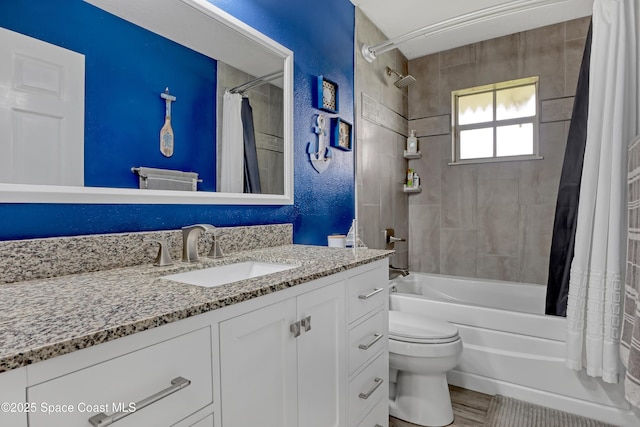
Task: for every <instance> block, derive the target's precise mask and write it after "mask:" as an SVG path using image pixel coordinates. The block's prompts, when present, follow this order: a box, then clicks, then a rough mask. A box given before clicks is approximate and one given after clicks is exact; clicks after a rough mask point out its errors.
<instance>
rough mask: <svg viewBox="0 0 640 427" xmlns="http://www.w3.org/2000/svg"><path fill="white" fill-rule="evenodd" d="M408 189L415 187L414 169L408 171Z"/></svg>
mask: <svg viewBox="0 0 640 427" xmlns="http://www.w3.org/2000/svg"><path fill="white" fill-rule="evenodd" d="M407 187H413V169H411V168H409V169H408V170H407Z"/></svg>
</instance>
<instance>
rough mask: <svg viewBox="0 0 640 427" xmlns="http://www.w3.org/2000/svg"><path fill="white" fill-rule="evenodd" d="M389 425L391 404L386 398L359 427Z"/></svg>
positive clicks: (382, 426) (385, 426)
mask: <svg viewBox="0 0 640 427" xmlns="http://www.w3.org/2000/svg"><path fill="white" fill-rule="evenodd" d="M388 425H389V404H388V402H387V399H386V398H385V396H383V397H382V399H381V400H380V401H379V402H378V403H377V404H376V407H375V408H373V410H372V411H371V412H369V413H368V414H367V416H366V417H364V419H363V420H362V421H360V422H359V423H358V424H357V427H387V426H388Z"/></svg>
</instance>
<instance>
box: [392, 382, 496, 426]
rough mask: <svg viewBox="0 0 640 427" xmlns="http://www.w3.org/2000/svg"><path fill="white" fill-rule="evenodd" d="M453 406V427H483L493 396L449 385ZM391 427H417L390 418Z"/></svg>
mask: <svg viewBox="0 0 640 427" xmlns="http://www.w3.org/2000/svg"><path fill="white" fill-rule="evenodd" d="M449 391H450V392H451V406H452V407H453V416H454V419H453V424H450V426H452V427H482V426H484V420H485V418H486V417H487V409H489V402H490V401H491V398H492V397H493V396H490V395H488V394H483V393H478V392H476V391H471V390H467V389H464V388H460V387H456V386H452V385H450V386H449ZM389 427H417V426H416V425H415V424H411V423H408V422H406V421H402V420H398V419H396V418H393V417H391V418H389Z"/></svg>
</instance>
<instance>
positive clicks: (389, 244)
mask: <svg viewBox="0 0 640 427" xmlns="http://www.w3.org/2000/svg"><path fill="white" fill-rule="evenodd" d="M382 234H383V236H384V242H385V244H386V248H387V249H393V245H394V243H396V242H406V241H407V240H406V239H401V238H399V237H396V236H395V235H396V231H395V230H394V229H393V228H385V229H384V230H382Z"/></svg>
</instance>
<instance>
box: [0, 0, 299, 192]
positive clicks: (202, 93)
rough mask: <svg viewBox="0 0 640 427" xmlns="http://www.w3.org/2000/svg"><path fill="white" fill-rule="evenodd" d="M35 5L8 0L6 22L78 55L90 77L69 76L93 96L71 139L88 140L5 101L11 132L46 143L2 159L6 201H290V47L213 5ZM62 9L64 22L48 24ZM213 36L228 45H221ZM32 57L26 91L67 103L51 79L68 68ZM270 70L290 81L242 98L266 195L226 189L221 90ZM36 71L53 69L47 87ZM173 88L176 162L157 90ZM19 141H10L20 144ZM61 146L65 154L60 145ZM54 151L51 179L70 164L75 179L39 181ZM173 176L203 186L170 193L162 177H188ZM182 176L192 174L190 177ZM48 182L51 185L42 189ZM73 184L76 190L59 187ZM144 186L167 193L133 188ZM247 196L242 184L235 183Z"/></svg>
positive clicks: (195, 1)
mask: <svg viewBox="0 0 640 427" xmlns="http://www.w3.org/2000/svg"><path fill="white" fill-rule="evenodd" d="M33 1H36V2H41V3H43V5H42V6H43V7H42V8H40V7H39V5H35V6H34V5H33ZM33 1H32V2H27V1H22V0H19V1H17V2H12V6H3V9H4V8H6V7H12V8H13V9H12V10H11V11H10V12H11V13H7V14H4V13H3V15H4V18H0V27H5V28H7V29H9V30H13V31H14V32H16V33H20V32H21V33H23V34H25V35H26V36H29V38H30V39H37V38H41V39H42V40H44V41H45V42H47V43H50V44H49V47H50V48H56V49H59V50H61V51H66V52H70V54H71V55H72V56H73V55H75V56H76V57H79V59H78V60H76V64H75V66H76V68H79V70H80V71H81V72H82V73H84V74H85V76H84V77H74V78H73V79H72V80H71V81H69V82H75V83H78V82H83V83H84V84H80V85H77V86H79V87H80V88H84V89H85V93H84V94H82V93H81V94H80V95H79V99H78V95H77V94H76V95H75V96H76V100H75V102H71V104H72V107H75V110H76V112H77V110H78V109H79V110H80V112H81V115H80V118H79V119H78V118H77V117H76V119H77V120H76V124H75V125H74V126H75V127H74V129H75V131H79V135H80V136H79V137H78V136H77V134H76V136H75V140H76V141H77V140H79V141H80V146H78V145H77V143H76V148H74V149H72V150H70V149H69V148H68V144H66V143H67V142H69V141H71V140H73V139H74V138H72V137H71V136H70V135H71V132H70V131H67V130H62V131H61V130H60V129H59V123H64V122H72V121H71V120H66V121H65V120H64V119H59V117H56V119H59V120H58V122H59V123H55V120H54V122H52V120H51V117H53V116H55V115H52V114H48V113H47V114H41V113H40V112H38V111H37V108H35V109H34V112H35V113H38V114H39V117H46V118H47V120H45V123H44V124H43V125H42V126H41V128H38V127H37V126H33V120H32V119H31V116H25V114H24V112H22V111H21V112H20V114H21V115H16V114H14V117H13V119H12V118H11V117H9V118H7V117H3V112H6V111H15V110H16V109H15V108H14V107H8V108H7V107H6V106H3V105H1V104H0V121H2V120H4V119H7V120H9V121H10V122H11V121H12V122H13V123H17V125H15V126H14V127H13V128H14V131H15V129H17V132H14V133H15V135H17V137H16V138H17V139H20V138H22V139H25V138H31V139H32V140H39V141H40V142H42V141H44V142H45V144H44V145H43V146H42V147H43V148H41V149H38V148H34V147H29V148H26V149H23V150H22V154H24V155H26V156H27V157H25V158H21V159H18V160H12V161H7V159H15V156H3V161H4V163H2V164H1V165H0V166H2V170H3V172H5V175H0V182H2V184H0V198H1V200H2V201H8V202H70V203H206V204H208V203H234V204H282V203H285V204H290V203H292V190H293V188H292V187H293V186H292V169H293V168H292V164H293V162H292V147H291V145H292V141H291V139H292V117H291V116H292V87H293V83H292V62H293V61H292V53H291V52H290V51H289V50H288V49H286V48H284V47H283V46H281V45H279V44H277V43H275V42H273V41H272V40H270V39H268V38H267V37H265V36H264V35H262V34H260V33H258V32H257V31H255V30H254V29H252V28H250V27H248V26H246V25H245V24H243V23H242V22H240V21H238V20H237V19H235V18H233V17H231V16H229V15H228V14H226V13H225V12H222V11H220V10H219V9H217V8H215V7H214V6H212V5H211V4H209V3H208V2H207V1H206V0H140V1H136V2H130V1H127V0H86V3H85V2H77V1H73V2H72V1H65V2H64V3H61V4H58V3H57V2H56V5H51V4H49V3H50V2H46V1H43V0H33ZM88 3H91V4H93V5H95V6H98V7H99V8H102V9H104V10H106V11H107V12H109V13H106V12H105V11H103V10H100V9H98V8H95V7H94V6H91V5H89V4H88ZM47 4H49V5H48V6H47ZM67 8H71V9H72V10H66V9H67ZM56 16H58V17H60V18H61V19H59V20H56V19H51V18H55V17H56ZM12 19H15V21H17V22H12ZM43 22H54V23H56V24H52V28H51V29H50V30H48V29H43V25H42V23H43ZM134 24H135V25H134ZM65 31H66V32H67V33H68V34H67V35H65ZM167 38H168V39H171V40H168V39H167ZM212 40H213V41H216V40H224V43H216V42H212ZM36 41H37V40H36ZM51 44H54V45H59V46H61V47H62V48H63V49H61V48H60V47H56V46H51ZM0 45H3V46H4V50H2V49H0V55H9V54H10V52H9V53H8V52H7V51H6V47H7V46H9V47H10V48H12V49H14V50H16V49H18V50H19V48H18V47H17V44H16V43H13V42H11V43H5V42H3V43H0ZM30 52H32V53H31V54H23V55H22V57H24V58H27V59H31V58H41V57H42V56H41V55H40V54H38V53H37V51H30ZM33 62H34V61H27V60H22V64H26V66H25V65H22V70H24V72H23V75H22V77H21V80H22V81H23V82H26V84H25V85H23V86H24V87H27V88H29V86H31V87H35V89H36V92H38V95H42V93H44V92H47V91H49V92H51V93H52V94H53V95H54V97H55V96H58V97H59V98H65V96H66V95H65V94H63V95H62V96H59V94H60V93H62V92H61V91H62V89H60V88H56V87H55V85H54V83H59V84H61V85H62V86H61V87H64V85H65V82H64V81H61V80H60V78H61V76H62V77H65V76H68V75H71V74H69V73H67V72H66V71H60V70H63V68H60V67H58V68H56V67H50V68H49V69H46V67H45V68H40V69H37V68H34V67H33V64H32V63H33ZM45 62H46V63H48V64H51V63H53V62H51V61H45ZM78 64H79V65H78ZM29 67H31V68H29ZM13 68H16V67H15V66H14V67H13ZM18 68H20V67H18ZM274 70H275V71H280V72H282V73H283V77H282V78H279V79H278V80H272V81H270V82H268V83H265V84H261V85H259V86H256V87H253V88H251V89H249V90H246V91H245V92H244V93H243V96H244V97H245V98H246V102H247V103H248V104H249V105H250V106H251V109H252V112H253V126H251V127H252V128H253V135H254V140H255V157H256V160H257V164H256V170H257V172H258V174H257V175H256V176H259V178H258V182H259V185H258V189H259V190H258V191H256V190H255V189H254V192H260V193H262V194H254V195H247V194H236V195H234V194H221V193H220V192H219V191H220V185H219V182H220V176H221V173H223V171H224V169H225V168H227V167H228V165H227V164H225V163H224V162H222V161H221V157H220V141H221V140H222V134H221V132H222V131H221V129H222V122H223V119H222V116H221V114H222V110H223V105H222V96H223V94H224V91H225V90H226V89H228V88H231V87H234V86H237V85H240V84H242V83H246V82H247V81H250V80H252V79H254V78H255V77H256V76H263V75H265V74H267V73H273V72H274ZM80 71H79V72H80ZM82 73H81V74H82ZM73 75H74V76H75V74H73ZM34 76H45V77H46V79H45V81H44V84H40V82H36V83H38V84H40V86H39V87H37V85H34V84H33V83H34V81H33V77H34ZM2 78H3V77H2V75H0V79H2ZM30 79H31V80H30ZM52 82H53V83H52ZM69 82H67V83H69ZM0 84H2V85H4V83H2V82H0ZM14 86H15V85H14ZM166 87H169V90H170V95H171V96H175V97H176V100H175V102H173V103H171V117H170V125H171V128H172V131H173V134H174V151H173V155H171V156H169V157H166V156H165V155H163V154H162V152H161V151H160V148H161V142H160V128H161V127H162V126H163V124H165V119H166V120H167V121H169V118H168V117H165V114H164V113H165V100H164V99H162V98H161V97H160V94H161V93H163V92H164V90H165V88H166ZM83 95H84V96H83ZM83 101H84V104H83ZM45 103H46V102H45ZM38 108H39V107H38ZM54 108H57V107H55V106H54ZM12 109H13V110H12ZM72 109H73V108H72ZM58 110H59V108H58ZM38 114H35V115H34V116H38ZM70 114H71V113H70ZM76 114H77V113H76ZM4 115H5V116H7V114H4ZM16 117H17V118H20V119H21V120H16ZM25 117H26V118H25ZM71 117H73V114H71ZM5 121H6V120H5ZM78 122H79V123H80V125H78ZM24 129H27V130H29V131H30V133H29V132H24ZM33 129H36V130H35V131H34V130H33ZM37 129H40V130H37ZM16 141H17V140H16ZM16 141H11V144H13V145H15V144H14V143H15V142H16ZM17 142H20V141H17ZM52 142H55V143H56V144H57V145H56V144H54V143H52ZM63 146H64V147H65V148H64V149H62V148H60V147H63ZM0 148H2V141H0ZM3 150H4V148H3ZM47 150H48V151H47ZM83 151H84V152H83ZM5 152H6V151H5ZM33 154H35V155H36V156H33ZM29 156H31V157H29ZM56 158H57V159H60V162H59V165H58V166H56V168H57V172H56V171H54V172H53V174H54V175H55V173H58V175H60V171H62V175H64V174H65V173H66V174H67V175H70V174H71V172H69V171H73V174H72V175H74V176H75V177H76V178H74V179H71V180H68V179H66V178H64V179H62V178H61V179H57V178H56V179H52V178H50V177H48V176H47V175H46V174H42V177H41V178H37V179H34V176H36V175H37V174H35V173H33V171H34V170H37V171H47V170H48V167H49V165H51V164H53V163H55V162H52V161H51V160H52V159H56ZM25 159H26V160H25ZM5 163H7V164H5ZM72 166H74V167H72ZM139 167H144V168H153V169H144V171H145V173H148V172H149V171H155V170H159V171H160V172H159V173H160V175H159V178H158V179H157V180H156V181H154V182H156V183H158V182H160V183H161V184H160V185H159V186H158V185H157V184H156V186H155V187H153V186H149V185H148V183H149V182H151V181H149V180H148V177H144V179H143V178H140V177H139V176H138V175H136V174H134V173H133V172H132V168H139ZM49 169H50V168H49ZM236 169H240V170H241V172H243V171H244V169H245V167H244V165H241V166H240V167H236ZM9 170H19V171H23V172H24V173H23V174H22V175H20V174H17V175H16V174H14V175H16V176H18V175H20V176H18V177H17V178H15V177H13V176H12V177H7V176H6V171H9ZM29 171H31V172H32V173H29ZM78 171H79V172H78ZM173 172H177V173H182V172H187V173H190V172H196V173H197V174H198V177H197V179H198V180H201V182H198V183H197V184H196V188H197V190H199V191H197V192H193V193H194V194H183V193H187V192H182V191H180V192H178V191H169V190H174V189H178V187H176V186H175V185H174V184H171V185H170V186H165V184H162V183H163V182H173V181H175V180H176V179H178V178H179V179H182V178H183V177H178V178H176V177H175V176H168V175H165V173H173ZM47 173H49V172H47ZM25 177H29V178H25ZM77 177H79V178H77ZM185 177H188V179H189V180H191V179H192V176H191V175H190V174H185ZM185 179H186V178H185ZM194 182H195V181H194ZM52 183H53V184H55V185H45V184H52ZM30 184H35V185H30ZM66 185H70V186H71V187H63V186H66ZM139 185H140V186H141V188H145V187H144V186H145V185H147V186H148V187H147V188H159V189H160V190H154V191H151V190H134V189H136V188H138V186H139ZM80 186H84V187H80ZM89 187H92V188H89ZM189 189H190V188H189ZM216 191H218V192H217V193H213V192H216ZM242 191H244V189H243V188H241V189H240V190H239V192H242ZM189 193H192V192H191V191H190V192H189Z"/></svg>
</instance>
